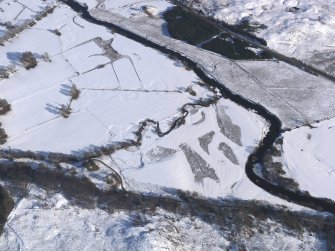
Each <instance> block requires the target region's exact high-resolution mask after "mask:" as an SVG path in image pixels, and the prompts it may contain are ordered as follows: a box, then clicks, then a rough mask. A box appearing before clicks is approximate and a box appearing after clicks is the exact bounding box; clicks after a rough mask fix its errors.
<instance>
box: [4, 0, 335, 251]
mask: <svg viewBox="0 0 335 251" xmlns="http://www.w3.org/2000/svg"><path fill="white" fill-rule="evenodd" d="M80 2H82V3H86V4H87V5H88V6H89V8H90V9H91V12H92V15H93V16H95V17H98V18H100V19H103V20H107V21H111V22H116V23H118V24H119V25H120V26H122V27H123V28H125V29H129V30H131V31H132V32H135V33H136V34H139V35H140V36H142V37H145V38H147V39H149V40H152V41H153V42H155V43H158V44H161V45H162V44H163V45H165V46H166V47H167V48H169V49H171V50H175V51H177V52H180V53H182V54H183V55H185V56H186V57H188V58H190V59H191V60H193V61H195V62H197V63H198V64H199V66H200V68H202V69H203V70H204V72H206V73H207V74H208V75H209V76H210V77H213V78H215V79H217V80H218V81H219V82H221V83H223V84H225V86H226V87H228V88H231V89H232V91H233V92H236V93H238V94H240V95H242V96H244V97H246V98H247V99H249V100H253V101H255V102H257V103H261V104H263V105H264V106H266V107H267V108H268V109H269V110H270V111H271V112H273V113H275V114H276V115H277V116H278V117H279V118H280V119H282V120H283V124H284V126H285V127H288V128H292V127H295V126H301V125H303V124H306V123H311V122H313V121H315V120H318V119H325V118H327V117H332V116H334V111H335V98H334V97H335V92H334V91H335V88H334V86H333V85H332V83H330V82H329V81H327V80H325V79H321V78H318V77H316V76H312V75H309V74H307V73H306V72H303V71H301V70H298V69H296V68H294V67H291V66H288V65H286V64H284V63H281V62H274V61H264V62H256V61H252V62H244V61H237V62H233V61H230V60H228V59H225V58H223V57H221V56H219V55H217V54H214V53H211V52H208V51H204V50H201V49H197V48H195V47H193V46H190V45H187V44H185V43H183V42H180V41H176V40H173V39H171V38H170V37H168V36H166V30H165V29H164V21H163V20H162V19H161V16H160V14H161V12H162V11H164V10H166V8H168V7H170V6H172V5H171V3H169V2H168V1H164V0H152V1H151V0H148V1H137V0H129V1H121V0H117V1H95V0H86V1H84V0H80ZM50 6H55V9H54V10H53V12H50V13H48V14H47V15H45V16H43V17H42V18H41V19H40V20H36V24H33V25H32V26H31V27H29V28H28V27H26V29H24V30H22V31H20V32H18V33H17V34H16V36H15V37H13V38H11V39H8V41H5V42H4V46H1V47H0V66H1V68H3V67H8V66H10V69H12V71H11V72H10V74H9V77H8V78H4V79H0V99H6V100H7V101H8V102H9V104H10V105H11V110H10V111H9V112H8V113H6V114H5V115H1V116H0V123H1V124H0V126H1V128H3V129H4V130H5V132H6V134H7V135H8V139H7V142H6V143H5V144H4V145H1V146H0V150H1V151H2V150H5V151H6V152H11V151H12V150H20V151H32V152H39V153H40V154H42V153H50V152H53V153H64V154H72V155H76V154H78V155H79V156H82V155H81V154H83V153H85V152H86V153H87V152H88V151H90V150H92V149H94V150H95V149H98V148H99V147H102V146H119V147H116V148H115V149H117V150H115V151H113V152H112V153H109V154H105V153H104V154H105V155H104V156H100V157H98V158H99V159H98V160H97V158H95V159H92V160H91V161H92V163H94V164H95V168H96V169H94V170H93V169H92V170H89V168H85V167H87V166H85V164H83V165H80V164H78V163H57V165H54V164H55V163H52V164H51V163H47V162H43V164H44V165H45V166H47V164H50V168H51V167H54V166H56V167H57V169H58V171H59V172H64V173H66V176H67V177H74V176H71V175H70V174H72V175H76V176H77V177H83V176H86V177H88V178H89V180H90V182H93V183H94V185H96V186H97V189H98V188H99V189H102V190H104V192H106V190H107V189H110V188H111V187H113V186H112V185H111V184H110V183H109V182H110V180H108V179H107V178H108V177H110V176H111V175H112V174H113V171H112V170H111V168H112V169H114V170H115V171H116V172H117V173H119V174H120V176H121V178H122V181H123V185H124V187H125V190H127V191H129V194H133V193H134V192H136V193H139V194H147V195H150V196H154V198H156V197H157V196H162V195H169V196H175V195H176V192H177V189H181V190H183V191H190V192H196V193H198V194H200V195H201V196H203V197H200V198H203V199H204V198H206V197H208V199H211V198H214V199H216V198H224V199H226V200H227V201H234V200H235V199H242V200H245V201H248V202H250V203H251V205H253V204H252V203H256V202H255V201H263V202H264V201H265V202H267V203H269V205H272V206H273V208H276V206H277V205H284V206H286V208H287V209H288V210H296V211H300V210H305V212H309V213H311V210H310V211H307V209H305V208H302V207H300V206H297V205H295V204H292V203H289V202H287V201H284V200H282V199H279V198H277V197H275V196H273V195H271V194H269V193H267V192H266V191H264V190H262V189H261V188H259V187H258V186H256V185H254V184H253V183H252V182H251V181H250V180H249V179H248V178H247V176H246V174H245V164H246V161H247V158H248V156H249V155H250V153H252V152H253V150H254V149H255V148H256V147H257V146H258V144H259V142H260V140H261V139H262V137H264V135H265V133H267V131H268V126H269V125H268V123H267V122H266V121H265V120H264V119H263V118H262V117H260V116H259V115H257V114H256V113H255V111H252V110H247V109H245V108H243V107H241V106H239V105H237V104H236V103H234V102H232V101H231V100H229V99H227V98H225V97H223V96H222V94H221V93H220V92H219V91H218V90H217V89H215V88H211V87H210V86H208V85H206V84H205V83H202V81H201V80H200V79H199V77H198V76H197V75H196V74H195V72H193V70H190V68H189V67H188V66H187V65H184V64H183V63H182V62H180V61H178V60H176V59H175V58H172V57H168V56H167V55H166V54H163V53H161V52H159V51H158V50H154V49H152V48H150V47H147V46H144V45H142V44H140V43H138V42H135V41H133V40H131V39H129V38H126V37H125V36H122V35H120V34H118V33H116V32H114V31H112V30H108V29H106V28H103V27H102V26H99V25H95V24H92V23H89V22H87V21H85V20H84V19H82V18H81V17H80V16H79V15H78V14H77V13H75V12H74V11H73V10H71V9H70V8H69V7H67V6H66V5H65V4H62V3H59V2H56V1H51V0H50V1H39V0H34V1H23V0H22V1H20V2H19V1H15V2H12V1H1V0H0V22H1V23H5V22H11V23H12V24H13V25H17V26H19V25H21V24H22V23H25V22H27V20H28V21H32V20H33V19H34V18H35V17H36V15H38V14H39V13H40V12H39V11H43V10H45V9H46V8H47V7H50ZM251 7H252V6H251ZM255 8H256V7H255ZM1 13H6V14H5V15H2V14H1ZM1 25H2V24H1ZM7 26H8V24H7V25H4V28H3V30H2V27H0V28H1V32H2V33H0V37H1V34H5V33H6V32H8V29H7V28H8V27H9V26H8V27H7ZM25 51H31V52H32V53H33V55H34V56H35V57H36V59H37V62H38V64H37V66H36V67H35V68H33V69H30V70H26V69H25V68H24V67H23V66H24V65H23V64H22V63H21V61H20V58H21V56H22V53H24V52H25ZM275 73H277V75H275V76H276V77H274V74H275ZM74 88H75V89H77V90H78V91H79V92H80V93H79V96H78V97H76V98H74V95H73V90H74ZM326 98H327V99H326ZM333 101H334V102H333ZM317 102H318V106H315V103H317ZM64 107H68V108H70V109H68V114H67V113H64V109H65V108H64ZM64 114H67V115H66V116H64ZM144 121H147V124H146V125H145V126H144V127H142V126H143V122H144ZM334 123H335V121H334V120H333V119H332V120H329V121H324V122H322V123H320V124H319V125H316V126H317V128H314V129H309V128H307V127H306V128H305V127H303V128H299V129H295V130H292V131H290V132H286V133H285V134H284V135H283V136H284V145H283V149H284V159H285V162H286V164H287V168H288V169H287V170H285V171H287V173H288V175H289V176H292V177H293V178H294V179H295V180H296V181H297V182H298V183H299V185H300V187H301V189H302V190H307V191H309V192H310V193H311V194H312V195H314V196H319V197H327V198H330V199H334V198H335V197H334V195H333V192H332V191H333V190H332V189H334V186H333V185H332V184H333V183H334V182H333V181H334V180H333V178H334V177H335V176H334V175H333V174H334V172H335V170H332V169H333V167H332V160H333V159H334V158H332V156H331V154H332V147H331V145H332V144H333V143H335V142H334V140H333V138H335V131H334V130H332V128H333V125H334ZM132 140H133V141H132ZM131 142H137V143H131ZM125 144H129V145H127V147H123V146H124V145H125ZM18 152H19V151H18ZM101 152H104V151H101ZM1 161H2V162H1V163H5V162H6V163H7V162H9V160H3V159H2V160H1ZM16 161H17V163H21V164H22V162H26V161H32V162H31V163H35V164H41V163H42V161H41V162H39V160H34V161H33V160H28V159H27V158H22V159H18V160H16ZM103 163H105V164H106V165H104V164H103ZM311 163H313V166H312V167H311V165H310V164H311ZM79 165H80V166H79ZM307 165H308V168H305V167H306V166H307ZM37 166H38V165H36V167H37ZM47 167H49V166H47ZM39 168H41V169H42V170H43V167H39ZM62 168H63V169H62ZM70 169H72V171H74V172H73V173H71V172H70V171H69V170H70ZM47 170H49V169H47ZM36 172H37V173H38V171H36ZM57 177H60V176H57ZM6 184H7V183H6V182H4V181H2V183H1V185H4V186H5V185H6ZM7 185H8V184H7ZM58 187H59V189H60V191H58V190H57V191H51V192H50V191H45V190H43V188H42V186H41V187H39V186H38V184H37V185H34V184H30V183H29V182H28V183H27V186H26V189H27V191H28V194H27V195H25V197H24V198H16V199H17V201H19V203H18V204H16V205H15V208H14V210H13V211H12V213H11V214H10V216H9V219H8V222H7V224H6V225H5V227H4V234H3V235H2V236H1V237H0V249H1V250H46V249H49V250H81V249H82V250H93V249H94V250H106V249H108V250H109V249H112V250H115V249H117V250H162V249H168V250H172V249H177V250H209V249H210V250H219V249H227V248H230V249H232V250H234V249H237V248H238V247H237V246H234V245H235V242H234V241H232V239H231V238H232V237H231V235H232V233H231V231H229V228H227V226H224V227H225V228H227V229H228V230H227V229H226V230H225V231H226V232H225V231H223V227H222V226H219V225H218V226H216V225H215V224H210V223H208V222H206V220H202V219H201V217H198V216H197V217H194V216H192V215H187V216H186V215H179V214H173V213H171V212H170V211H169V212H168V211H165V210H163V209H159V208H155V210H153V211H154V212H155V213H148V212H145V213H141V212H136V210H134V212H133V211H131V210H129V211H126V210H125V211H123V210H115V211H113V210H111V211H108V210H103V209H102V208H101V207H98V206H97V204H98V202H97V200H98V199H97V198H96V197H94V200H93V208H90V209H88V208H85V207H84V206H83V207H80V206H79V205H74V204H72V203H73V201H68V200H67V199H66V198H65V197H66V196H65V190H64V191H63V192H64V193H63V194H62V191H61V188H60V187H62V186H61V184H60V186H58ZM114 188H115V187H114ZM57 189H58V188H57ZM99 191H100V190H99ZM122 192H124V191H122ZM92 193H93V192H92ZM196 193H195V194H196ZM155 196H156V197H155ZM195 197H196V198H199V197H197V196H195ZM150 198H152V197H150ZM174 198H175V197H174ZM162 200H164V199H162ZM132 206H134V208H136V205H132ZM272 206H271V207H272ZM94 207H95V208H94ZM269 207H270V206H269ZM280 210H281V209H280ZM237 211H238V210H237ZM248 217H249V215H248ZM248 217H247V218H248ZM249 218H255V217H254V216H252V217H249ZM65 219H66V220H65ZM243 219H244V218H243ZM262 220H263V221H262V222H263V223H262V224H263V225H262V229H263V230H264V229H267V231H263V230H262V231H259V229H257V230H256V231H258V232H257V233H253V234H252V235H249V233H244V232H243V231H242V232H241V233H238V234H239V235H238V238H240V239H241V240H243V241H241V243H244V245H245V247H246V248H247V249H250V250H253V249H258V248H259V247H262V248H263V249H271V248H273V247H276V249H279V250H298V249H306V250H312V249H320V248H323V243H322V242H321V241H320V240H321V238H320V237H319V236H317V235H316V234H314V233H309V232H306V231H305V230H303V231H301V232H299V233H297V232H294V234H292V232H289V231H288V230H287V229H283V228H282V225H280V224H277V222H273V221H271V220H270V219H267V220H266V219H262ZM142 221H144V222H145V223H143V222H142ZM237 221H238V220H237ZM249 221H250V222H253V220H250V219H249ZM243 224H244V222H243ZM263 227H265V228H263ZM268 232H271V234H270V235H269V234H268ZM229 236H230V237H229ZM234 238H237V237H236V236H235V237H234ZM245 238H246V239H247V240H248V241H247V242H245V241H244V240H245ZM204 240H205V241H204ZM41 243H43V245H41Z"/></svg>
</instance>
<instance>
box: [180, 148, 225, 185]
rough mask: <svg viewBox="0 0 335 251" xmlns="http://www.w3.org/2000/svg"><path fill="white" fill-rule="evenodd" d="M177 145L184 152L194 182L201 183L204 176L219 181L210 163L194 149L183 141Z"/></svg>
mask: <svg viewBox="0 0 335 251" xmlns="http://www.w3.org/2000/svg"><path fill="white" fill-rule="evenodd" d="M179 147H180V148H181V149H182V150H183V152H184V154H185V157H186V159H187V162H188V163H189V165H190V167H191V169H192V172H193V174H194V179H195V181H196V182H198V183H202V182H203V180H204V178H210V179H213V180H215V181H216V182H219V177H218V176H217V175H216V173H215V170H214V169H213V168H211V167H210V165H209V164H208V163H207V162H206V161H205V160H204V159H203V158H202V157H201V156H200V155H199V154H198V153H197V152H196V151H194V150H193V149H192V148H191V147H190V146H189V145H187V144H184V143H182V144H180V146H179Z"/></svg>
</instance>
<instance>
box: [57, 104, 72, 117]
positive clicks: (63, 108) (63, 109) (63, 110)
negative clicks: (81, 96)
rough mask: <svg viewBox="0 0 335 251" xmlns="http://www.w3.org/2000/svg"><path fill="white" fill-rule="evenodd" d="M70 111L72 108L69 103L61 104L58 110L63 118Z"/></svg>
mask: <svg viewBox="0 0 335 251" xmlns="http://www.w3.org/2000/svg"><path fill="white" fill-rule="evenodd" d="M71 111H72V109H71V105H70V104H67V105H61V107H60V108H59V112H60V114H61V115H62V116H63V117H64V118H68V117H69V116H70V114H71Z"/></svg>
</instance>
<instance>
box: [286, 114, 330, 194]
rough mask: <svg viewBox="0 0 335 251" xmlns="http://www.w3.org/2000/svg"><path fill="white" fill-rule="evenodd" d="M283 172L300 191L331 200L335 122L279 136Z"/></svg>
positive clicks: (314, 125)
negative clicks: (281, 139)
mask: <svg viewBox="0 0 335 251" xmlns="http://www.w3.org/2000/svg"><path fill="white" fill-rule="evenodd" d="M283 138H284V143H283V158H284V161H285V164H286V168H287V169H286V170H285V171H286V173H287V174H288V175H289V176H291V177H292V178H293V179H294V180H295V181H296V182H297V183H298V184H299V187H300V189H301V190H305V191H308V192H309V193H310V194H311V195H313V196H317V197H324V198H329V199H332V200H335V193H334V191H335V164H334V163H335V155H334V144H335V119H330V120H326V121H323V122H321V123H319V124H313V127H312V128H310V127H301V128H298V129H295V130H292V131H289V132H285V133H284V134H283Z"/></svg>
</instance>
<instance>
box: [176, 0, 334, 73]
mask: <svg viewBox="0 0 335 251" xmlns="http://www.w3.org/2000/svg"><path fill="white" fill-rule="evenodd" d="M182 2H187V3H189V4H191V3H192V5H193V7H195V8H197V9H201V10H202V11H203V12H204V13H205V14H206V15H209V16H212V17H214V18H216V19H219V20H223V21H225V22H227V23H229V24H239V23H240V22H241V21H248V22H249V23H250V24H251V25H253V26H255V27H260V26H263V27H262V28H259V29H257V30H256V31H255V33H256V34H257V35H259V36H260V37H262V38H264V39H265V40H266V41H267V44H268V46H269V47H270V48H272V49H274V50H276V51H278V52H281V53H283V54H284V55H287V56H290V57H295V58H298V59H300V60H302V61H304V62H306V63H309V64H311V65H313V66H315V67H316V68H319V69H321V70H324V71H325V72H327V73H328V74H331V75H333V76H334V72H335V63H334V61H335V60H334V59H335V39H334V38H335V2H334V1H333V0H330V1H320V0H305V1H297V0H281V1H273V0H261V1H259V0H248V1H246V0H206V1H191V0H186V1H182Z"/></svg>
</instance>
